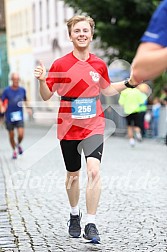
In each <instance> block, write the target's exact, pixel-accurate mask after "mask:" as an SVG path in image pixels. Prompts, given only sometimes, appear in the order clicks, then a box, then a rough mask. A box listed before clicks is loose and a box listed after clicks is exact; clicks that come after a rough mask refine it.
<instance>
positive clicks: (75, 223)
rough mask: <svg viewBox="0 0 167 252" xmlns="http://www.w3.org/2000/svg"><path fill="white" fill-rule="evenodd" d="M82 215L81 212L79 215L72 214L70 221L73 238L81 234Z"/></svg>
mask: <svg viewBox="0 0 167 252" xmlns="http://www.w3.org/2000/svg"><path fill="white" fill-rule="evenodd" d="M81 217H82V215H81V214H80V213H79V215H72V214H70V220H69V221H68V223H69V230H68V232H69V235H70V236H71V237H73V238H79V237H80V235H81V225H80V222H81Z"/></svg>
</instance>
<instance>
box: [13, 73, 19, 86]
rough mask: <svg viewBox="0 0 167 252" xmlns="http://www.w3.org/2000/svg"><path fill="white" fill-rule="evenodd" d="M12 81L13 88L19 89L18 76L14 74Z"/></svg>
mask: <svg viewBox="0 0 167 252" xmlns="http://www.w3.org/2000/svg"><path fill="white" fill-rule="evenodd" d="M11 80H12V86H13V87H14V88H17V87H18V86H19V76H18V75H17V74H13V75H12V78H11Z"/></svg>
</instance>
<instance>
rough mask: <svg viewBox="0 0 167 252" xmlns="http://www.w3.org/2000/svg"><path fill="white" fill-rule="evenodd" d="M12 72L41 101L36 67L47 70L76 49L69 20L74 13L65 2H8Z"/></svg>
mask: <svg viewBox="0 0 167 252" xmlns="http://www.w3.org/2000/svg"><path fill="white" fill-rule="evenodd" d="M5 13H6V27H7V38H8V41H7V48H8V59H9V65H10V72H11V73H12V72H18V73H19V75H20V77H21V82H22V85H23V86H24V87H25V88H26V90H27V93H28V98H29V99H30V101H33V104H34V102H35V101H41V98H40V96H39V91H38V84H37V80H36V79H35V78H34V68H35V66H36V65H37V64H38V63H39V61H42V62H43V64H44V65H45V66H46V68H47V70H48V69H49V68H50V65H51V63H52V62H53V60H55V59H56V58H59V57H61V56H62V55H64V54H65V53H67V52H69V51H70V50H71V48H72V45H71V42H70V40H69V39H68V34H67V28H66V21H67V19H69V18H70V17H71V16H72V15H73V14H74V11H73V9H72V8H70V7H67V6H66V5H65V3H64V1H62V0H28V1H27V0H5Z"/></svg>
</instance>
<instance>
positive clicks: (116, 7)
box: [65, 0, 160, 62]
mask: <svg viewBox="0 0 167 252" xmlns="http://www.w3.org/2000/svg"><path fill="white" fill-rule="evenodd" d="M65 2H66V3H67V4H68V5H70V6H71V7H73V8H74V9H75V11H76V12H77V13H80V14H81V13H87V14H88V15H90V16H91V17H92V18H93V19H94V20H95V23H96V30H95V37H97V36H98V37H99V38H100V41H101V44H100V46H101V47H102V48H103V49H105V50H106V53H107V56H108V58H109V61H110V60H111V59H113V58H115V56H118V57H119V58H123V59H124V60H127V61H129V62H131V61H132V59H133V57H134V54H135V51H136V49H137V46H138V44H139V40H140V37H141V36H142V34H143V32H144V30H145V28H146V27H147V24H148V22H149V19H150V17H151V15H152V13H153V11H154V10H155V8H156V7H157V5H158V4H159V2H160V1H158V0H149V1H148V0H142V1H141V0H124V1H122V0H103V1H97V0H96V1H95V0H65ZM109 47H112V48H115V49H116V50H114V52H112V53H111V50H110V52H108V48H109Z"/></svg>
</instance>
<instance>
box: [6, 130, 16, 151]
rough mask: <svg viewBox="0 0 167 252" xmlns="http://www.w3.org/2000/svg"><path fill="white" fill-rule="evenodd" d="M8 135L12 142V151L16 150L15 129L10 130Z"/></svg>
mask: <svg viewBox="0 0 167 252" xmlns="http://www.w3.org/2000/svg"><path fill="white" fill-rule="evenodd" d="M8 133H9V141H10V144H11V146H12V149H13V150H15V148H16V142H15V139H14V129H13V130H8Z"/></svg>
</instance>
